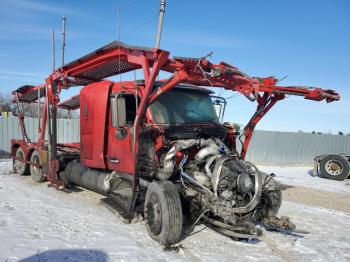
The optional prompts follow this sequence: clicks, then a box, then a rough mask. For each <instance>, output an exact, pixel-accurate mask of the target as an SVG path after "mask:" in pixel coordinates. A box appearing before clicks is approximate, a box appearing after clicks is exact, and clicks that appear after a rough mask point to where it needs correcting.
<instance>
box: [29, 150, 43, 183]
mask: <svg viewBox="0 0 350 262" xmlns="http://www.w3.org/2000/svg"><path fill="white" fill-rule="evenodd" d="M30 162H32V163H35V164H37V165H40V164H41V161H40V153H39V151H38V150H34V151H33V153H32V155H31V156H30ZM30 176H31V177H32V178H33V180H34V181H35V182H38V183H40V182H44V181H45V176H44V175H43V170H42V168H38V167H35V166H33V165H30Z"/></svg>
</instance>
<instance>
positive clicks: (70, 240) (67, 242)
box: [0, 161, 350, 261]
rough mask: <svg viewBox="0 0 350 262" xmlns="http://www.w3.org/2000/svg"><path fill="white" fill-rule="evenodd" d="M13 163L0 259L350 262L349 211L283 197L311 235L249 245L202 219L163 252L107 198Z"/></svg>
mask: <svg viewBox="0 0 350 262" xmlns="http://www.w3.org/2000/svg"><path fill="white" fill-rule="evenodd" d="M10 166H11V164H10V163H9V161H1V162H0V243H1V245H0V261H18V260H21V259H23V260H22V261H170V260H171V261H184V260H190V261H235V260H239V261H295V260H304V261H330V260H332V261H349V260H350V241H349V236H350V228H349V226H348V225H349V224H350V214H346V213H341V212H336V211H332V210H327V209H321V208H316V207H308V206H305V205H300V204H295V203H292V202H284V203H283V205H282V208H281V211H280V214H281V215H287V216H290V218H291V220H292V221H293V222H295V223H296V224H297V227H299V228H301V229H305V230H307V231H310V232H311V233H310V234H307V235H304V236H291V235H283V234H279V233H273V232H265V233H264V236H263V237H262V239H261V240H260V241H251V242H248V243H247V242H237V241H232V240H231V239H229V238H226V237H223V236H221V235H219V234H217V233H215V232H212V231H211V230H209V229H207V228H205V227H204V226H203V225H199V226H197V227H196V229H195V231H194V232H197V233H195V234H193V235H191V236H189V237H187V238H185V239H184V240H183V241H182V242H181V243H180V245H181V248H180V250H179V251H178V252H177V251H165V250H163V248H162V247H161V246H159V245H158V244H157V243H156V242H154V241H153V240H151V239H150V238H149V237H148V235H147V231H146V229H145V226H144V225H143V224H142V223H137V224H124V223H123V222H122V219H121V218H120V217H118V216H115V215H113V214H112V213H111V212H110V211H108V210H107V209H106V208H105V207H103V206H101V205H100V204H99V200H100V198H101V196H99V195H97V194H95V193H93V192H90V191H86V190H76V191H75V192H72V193H65V192H62V191H58V190H55V189H52V188H49V187H47V184H46V183H42V184H36V183H35V182H33V181H32V180H31V178H30V177H20V176H18V175H8V170H9V168H10ZM283 170H284V169H283ZM323 181H326V180H323ZM325 184H326V183H325Z"/></svg>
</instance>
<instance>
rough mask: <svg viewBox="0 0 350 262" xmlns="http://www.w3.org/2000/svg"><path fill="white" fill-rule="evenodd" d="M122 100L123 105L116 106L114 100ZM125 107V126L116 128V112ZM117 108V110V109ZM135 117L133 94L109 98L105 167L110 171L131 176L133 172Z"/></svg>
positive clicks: (121, 94) (116, 95)
mask: <svg viewBox="0 0 350 262" xmlns="http://www.w3.org/2000/svg"><path fill="white" fill-rule="evenodd" d="M118 99H119V101H120V100H124V101H125V103H124V105H122V103H119V105H118V106H117V105H116V100H118ZM121 106H125V108H124V110H125V116H126V119H125V120H126V121H125V125H123V126H118V123H116V121H113V119H116V117H117V116H116V114H117V111H118V110H119V111H121V110H122V109H123V108H120V107H121ZM118 107H119V108H118ZM135 116H136V99H135V96H134V95H133V94H125V93H116V94H113V95H111V96H110V111H109V125H108V126H109V128H108V149H107V166H108V169H110V170H116V171H119V172H122V173H129V174H132V173H133V171H134V160H133V151H132V150H133V148H132V147H133V134H134V132H133V129H134V128H133V125H134V120H135Z"/></svg>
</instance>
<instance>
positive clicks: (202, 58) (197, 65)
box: [194, 52, 214, 87]
mask: <svg viewBox="0 0 350 262" xmlns="http://www.w3.org/2000/svg"><path fill="white" fill-rule="evenodd" d="M212 54H213V52H210V53H209V54H207V55H206V56H203V57H201V58H199V59H198V62H197V64H196V66H195V68H194V70H195V71H196V69H197V68H199V69H200V70H201V71H202V74H203V76H204V81H207V82H208V83H209V84H210V85H211V87H214V85H213V83H212V82H211V81H210V80H209V79H208V78H207V75H208V74H207V73H206V72H205V71H204V69H203V68H202V67H201V62H202V60H204V59H206V58H208V57H211V56H212Z"/></svg>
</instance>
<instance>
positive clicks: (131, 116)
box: [111, 94, 136, 127]
mask: <svg viewBox="0 0 350 262" xmlns="http://www.w3.org/2000/svg"><path fill="white" fill-rule="evenodd" d="M117 96H118V95H117ZM121 96H122V97H123V99H124V100H125V108H124V110H125V120H126V125H128V126H129V127H131V126H133V124H134V120H135V117H136V99H135V96H134V95H132V94H123V95H122V94H119V97H121ZM116 99H117V98H116V97H115V96H113V97H112V98H111V110H112V114H111V116H112V126H113V127H116V126H118V125H117V121H118V120H117V118H118V117H117V115H116V114H117V111H118V110H119V111H120V110H121V108H117V107H118V106H117V104H118V103H117V102H116ZM119 106H120V105H119ZM123 107H124V105H123ZM124 110H123V111H124Z"/></svg>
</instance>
